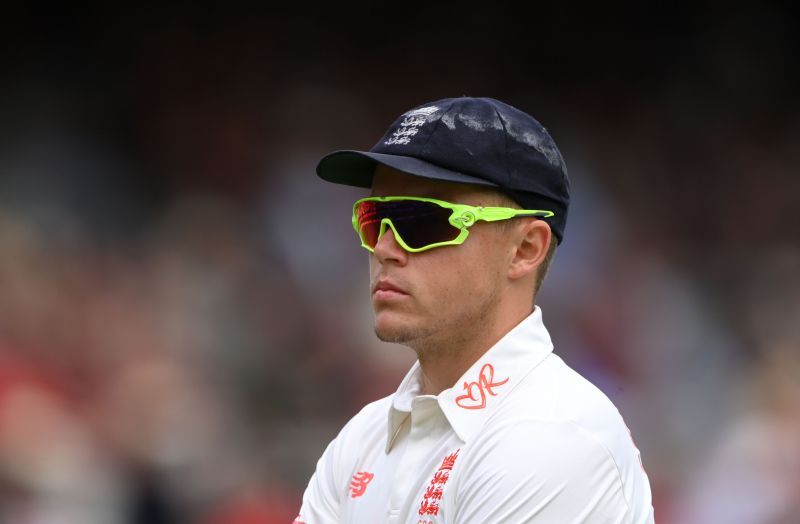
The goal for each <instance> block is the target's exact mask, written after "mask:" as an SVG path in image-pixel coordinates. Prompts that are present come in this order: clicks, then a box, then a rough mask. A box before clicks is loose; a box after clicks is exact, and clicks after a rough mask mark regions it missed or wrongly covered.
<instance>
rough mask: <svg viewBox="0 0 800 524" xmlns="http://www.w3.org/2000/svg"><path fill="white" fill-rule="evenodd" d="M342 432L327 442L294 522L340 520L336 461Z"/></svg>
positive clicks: (312, 523)
mask: <svg viewBox="0 0 800 524" xmlns="http://www.w3.org/2000/svg"><path fill="white" fill-rule="evenodd" d="M342 433H344V430H343V431H342ZM342 433H340V434H339V435H338V436H337V437H336V438H335V439H333V440H332V441H331V443H330V444H328V447H327V448H326V449H325V452H324V453H323V454H322V456H321V457H320V459H319V460H318V461H317V469H316V470H315V471H314V474H313V475H312V476H311V480H310V481H309V482H308V486H307V487H306V491H305V493H303V505H302V506H301V508H300V514H299V515H298V516H297V518H296V519H295V523H299V524H328V523H337V522H339V521H340V518H339V516H340V515H339V512H340V505H341V493H339V491H341V490H340V489H339V487H340V486H341V482H340V481H337V478H338V477H337V462H338V459H339V457H338V454H339V447H340V445H341V444H340V443H341V440H342V438H343V435H342Z"/></svg>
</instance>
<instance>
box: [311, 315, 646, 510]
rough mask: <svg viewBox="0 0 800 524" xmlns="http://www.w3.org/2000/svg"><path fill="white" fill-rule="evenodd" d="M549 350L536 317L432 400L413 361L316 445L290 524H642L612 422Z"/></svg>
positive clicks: (637, 479) (626, 451)
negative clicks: (399, 378)
mask: <svg viewBox="0 0 800 524" xmlns="http://www.w3.org/2000/svg"><path fill="white" fill-rule="evenodd" d="M552 349H553V346H552V343H551V341H550V336H549V334H548V333H547V330H546V329H545V327H544V324H543V323H542V315H541V310H540V309H539V308H538V307H537V308H536V309H535V310H534V312H533V313H532V314H531V315H530V316H529V317H527V318H526V319H525V320H523V321H522V322H521V323H520V324H519V325H517V326H516V327H515V328H514V329H513V330H511V331H510V332H509V333H507V334H506V335H505V336H504V337H503V338H502V339H501V340H500V341H499V342H497V344H495V345H494V346H493V347H492V348H491V349H490V350H489V351H487V352H486V353H485V354H484V355H483V356H482V357H481V358H480V359H479V360H478V361H477V362H475V364H474V365H473V366H472V367H471V368H470V369H469V370H468V371H467V372H466V373H465V374H464V376H463V377H462V378H461V379H460V380H459V381H458V382H457V383H456V384H455V386H454V387H452V388H450V389H447V390H445V391H442V392H441V393H440V394H439V395H436V396H434V395H420V391H421V389H422V374H421V369H420V367H419V362H417V363H416V364H415V365H414V366H413V367H412V368H411V370H410V371H409V372H408V374H407V375H406V377H405V379H404V380H403V382H402V383H401V384H400V387H399V388H398V389H397V392H396V393H395V394H394V395H392V396H389V397H386V398H384V399H381V400H378V401H377V402H373V403H371V404H369V405H367V406H366V407H365V408H364V409H362V410H361V412H360V413H358V414H357V415H356V416H355V417H353V418H352V419H351V420H350V421H349V422H348V423H347V424H346V425H345V427H344V428H343V429H342V431H341V432H340V433H339V435H338V436H337V437H336V438H335V439H334V440H333V441H332V442H331V443H330V444H329V445H328V448H327V449H326V450H325V452H324V453H323V455H322V457H321V458H320V459H319V462H318V463H317V469H316V472H315V473H314V475H313V476H312V477H311V481H310V482H309V484H308V487H307V488H306V492H305V494H304V496H303V505H302V508H301V510H300V515H299V516H298V517H297V519H296V520H295V522H296V523H307V524H323V523H324V524H328V523H345V522H346V523H359V524H374V523H382V522H397V523H403V524H432V523H436V524H439V523H442V524H444V523H447V524H478V523H522V522H533V523H555V524H567V523H573V522H574V523H578V522H588V523H626V524H627V523H632V524H633V523H635V524H640V523H651V522H653V508H652V501H651V494H650V484H649V481H648V478H647V474H646V473H645V471H644V469H643V468H642V465H641V460H640V457H639V451H638V450H637V449H636V447H635V445H634V443H633V441H632V440H631V437H630V433H629V431H628V429H627V427H626V426H625V423H624V422H623V420H622V417H621V416H620V414H619V412H618V411H617V409H616V408H615V407H614V405H613V404H612V403H611V401H610V400H609V399H608V398H607V397H606V396H605V395H604V394H603V393H602V392H601V391H600V390H599V389H597V388H596V387H595V386H593V385H592V384H591V383H590V382H588V381H587V380H586V379H584V378H583V377H581V376H580V375H578V374H577V373H576V372H575V371H573V370H572V369H571V368H569V367H568V366H567V365H566V364H565V363H564V362H563V361H562V360H561V359H560V358H559V357H558V356H556V355H555V354H553V352H552Z"/></svg>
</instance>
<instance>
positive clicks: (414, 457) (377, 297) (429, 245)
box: [295, 97, 653, 524]
mask: <svg viewBox="0 0 800 524" xmlns="http://www.w3.org/2000/svg"><path fill="white" fill-rule="evenodd" d="M317 173H318V174H319V176H320V177H322V178H323V179H325V180H328V181H331V182H336V183H342V184H348V185H354V186H360V187H365V188H371V189H372V196H371V197H368V198H365V199H362V200H359V201H358V202H356V204H355V206H354V211H353V226H354V228H355V229H356V232H357V233H358V235H359V238H360V240H361V244H362V246H363V247H364V248H366V249H367V250H368V251H369V252H370V255H369V260H370V276H371V291H372V305H373V309H374V311H375V332H376V334H377V335H378V337H379V338H380V339H381V340H384V341H390V342H397V343H400V344H404V345H406V346H408V347H410V348H412V349H413V350H414V351H415V352H416V353H417V356H418V361H417V363H416V364H415V365H414V366H413V367H412V369H411V370H410V371H409V372H408V374H407V376H406V378H405V379H404V380H403V382H402V383H401V384H400V387H399V388H398V390H397V392H396V393H395V394H394V395H391V396H389V397H387V398H384V399H382V400H379V401H377V402H374V403H372V404H369V405H368V406H366V407H365V408H364V409H363V410H362V411H361V412H360V413H358V414H357V415H356V416H355V417H353V418H352V419H351V420H350V421H349V422H348V423H347V424H346V425H345V427H344V428H343V429H342V431H341V432H340V433H339V435H338V436H337V437H336V438H335V439H334V440H333V442H331V443H330V445H329V446H328V448H327V449H326V450H325V453H324V454H323V456H322V458H320V460H319V462H318V464H317V470H316V472H315V473H314V475H313V477H312V478H311V481H310V483H309V485H308V488H307V489H306V492H305V495H304V497H303V505H302V508H301V510H300V515H299V516H298V517H297V519H296V521H295V522H296V523H308V524H317V523H334V522H353V523H356V522H357V523H377V522H398V523H417V524H429V523H459V524H461V523H464V524H475V523H484V522H485V523H518V522H534V523H556V524H563V523H572V522H591V523H605V522H609V523H611V522H613V523H637V524H638V523H646V522H653V509H652V505H651V495H650V486H649V482H648V478H647V475H646V474H645V472H644V470H643V468H642V466H641V461H640V458H639V452H638V450H637V449H636V447H635V446H634V444H633V442H632V440H631V438H630V434H629V432H628V430H627V428H626V426H625V424H624V422H623V420H622V418H621V417H620V415H619V412H618V411H617V410H616V408H615V407H614V406H613V404H612V403H611V401H610V400H608V398H607V397H606V396H605V395H603V393H601V392H600V391H599V390H598V389H597V388H595V387H594V386H592V385H591V384H590V383H589V382H588V381H586V380H585V379H584V378H582V377H581V376H580V375H578V374H577V373H576V372H575V371H573V370H572V369H570V368H569V367H568V366H567V365H566V364H565V363H564V362H563V361H562V360H561V359H560V358H559V357H557V356H556V355H554V354H553V353H552V348H553V346H552V343H551V341H550V337H549V335H548V333H547V330H546V329H545V327H544V325H543V323H542V311H541V309H540V308H539V307H538V306H536V305H535V294H536V291H538V287H539V284H540V283H541V279H542V278H543V277H544V273H545V271H546V270H547V265H548V264H549V262H550V259H551V258H552V255H553V251H554V249H555V246H556V244H557V243H560V242H561V241H562V240H563V236H564V227H565V225H566V218H567V209H568V205H569V182H568V180H567V173H566V168H565V166H564V162H563V159H562V157H561V154H560V152H559V150H558V148H557V147H556V145H555V143H554V142H553V140H552V139H551V137H550V135H549V134H548V133H547V131H546V130H545V129H544V128H543V127H542V126H541V125H540V124H539V122H537V121H536V120H535V119H533V118H532V117H531V116H529V115H527V114H525V113H523V112H521V111H519V110H517V109H515V108H513V107H511V106H509V105H506V104H504V103H502V102H499V101H497V100H493V99H489V98H466V97H465V98H456V99H446V100H439V101H436V102H431V103H428V104H424V105H423V106H420V107H418V108H416V109H413V110H411V111H409V112H407V113H404V114H403V115H401V116H400V117H399V118H398V119H397V120H396V121H395V122H394V123H393V124H392V126H391V127H390V128H389V130H388V131H387V132H386V134H385V135H384V137H383V138H381V140H380V141H379V142H378V143H377V144H376V145H375V146H374V147H373V148H372V149H371V150H370V151H367V152H362V151H337V152H334V153H331V154H330V155H328V156H326V157H325V158H323V159H322V160H321V161H320V163H319V165H318V166H317Z"/></svg>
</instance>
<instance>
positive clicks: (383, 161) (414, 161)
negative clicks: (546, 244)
mask: <svg viewBox="0 0 800 524" xmlns="http://www.w3.org/2000/svg"><path fill="white" fill-rule="evenodd" d="M378 164H380V165H383V166H387V167H391V168H394V169H397V170H398V171H402V172H403V173H407V174H409V175H413V176H418V177H422V178H429V179H432V180H444V181H447V182H461V183H464V184H478V185H482V186H490V187H497V184H493V183H492V182H489V181H487V180H484V179H482V178H478V177H475V176H471V175H465V174H464V173H459V172H458V171H451V170H449V169H445V168H442V167H439V166H437V165H435V164H431V163H430V162H425V161H424V160H420V159H419V158H414V157H410V156H401V155H387V154H385V153H372V152H370V151H334V152H333V153H330V154H328V155H326V156H324V157H323V158H322V160H320V161H319V164H317V175H319V177H320V178H322V179H323V180H327V181H328V182H334V183H336V184H344V185H348V186H356V187H367V188H369V187H372V175H373V173H374V172H375V166H376V165H378Z"/></svg>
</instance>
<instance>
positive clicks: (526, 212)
mask: <svg viewBox="0 0 800 524" xmlns="http://www.w3.org/2000/svg"><path fill="white" fill-rule="evenodd" d="M400 200H414V201H417V202H429V203H431V204H435V205H437V206H439V207H443V208H445V209H449V210H450V211H451V214H450V217H449V218H448V221H449V222H450V225H452V226H453V227H454V228H456V229H458V230H460V232H459V234H458V236H457V237H456V238H454V239H453V240H446V241H444V242H435V243H433V244H428V245H425V246H422V247H420V248H413V247H411V246H409V245H408V244H406V242H405V240H403V237H402V236H401V235H400V233H398V232H397V228H396V227H395V225H394V224H393V223H392V219H391V218H382V219H381V227H380V231H379V232H378V240H377V241H380V238H381V237H382V236H383V234H384V233H385V232H386V228H391V230H392V232H393V233H394V239H395V241H396V242H397V243H398V245H400V247H402V248H403V249H404V250H406V251H408V252H409V253H419V252H420V251H427V250H429V249H433V248H435V247H442V246H458V245H461V244H463V243H464V241H465V240H466V239H467V237H468V236H469V228H470V227H472V226H474V225H475V223H476V222H478V221H481V220H482V221H484V222H497V221H500V220H509V219H511V218H517V217H536V218H550V217H552V216H555V213H553V212H552V211H545V210H541V209H514V208H511V207H483V206H470V205H467V204H453V203H451V202H445V201H444V200H437V199H435V198H423V197H413V196H374V197H367V198H362V199H359V200H357V201H356V203H355V204H353V229H355V231H356V234H357V235H358V238H359V239H360V240H361V247H363V248H364V249H366V250H367V251H369V252H370V253H373V252H374V251H375V250H374V248H371V247H369V245H368V244H367V243H366V242H365V241H364V237H363V236H362V235H361V230H360V228H359V227H358V206H359V205H360V204H361V203H363V202H396V201H400ZM377 241H376V243H377Z"/></svg>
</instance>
